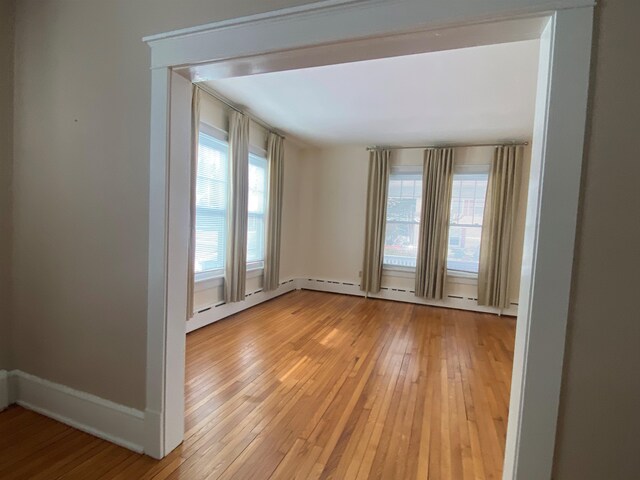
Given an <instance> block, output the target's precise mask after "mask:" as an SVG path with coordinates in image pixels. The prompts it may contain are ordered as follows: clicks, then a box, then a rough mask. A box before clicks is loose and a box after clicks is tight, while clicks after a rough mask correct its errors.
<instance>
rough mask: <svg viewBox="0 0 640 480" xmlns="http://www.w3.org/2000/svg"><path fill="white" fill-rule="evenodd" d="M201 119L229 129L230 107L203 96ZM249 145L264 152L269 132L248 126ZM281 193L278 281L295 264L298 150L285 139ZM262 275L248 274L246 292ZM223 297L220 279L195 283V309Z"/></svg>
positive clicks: (287, 275) (256, 285) (253, 124)
mask: <svg viewBox="0 0 640 480" xmlns="http://www.w3.org/2000/svg"><path fill="white" fill-rule="evenodd" d="M200 110H201V111H200V120H201V121H202V122H204V123H206V124H208V125H210V126H212V127H214V128H216V129H218V130H222V131H223V132H228V130H229V125H228V124H229V121H228V118H229V107H228V106H226V105H225V104H223V103H222V102H220V101H219V100H217V99H215V98H213V97H211V96H210V95H207V94H206V93H204V92H203V93H202V95H201V105H200ZM249 127H250V128H249V143H250V145H251V146H254V147H257V148H261V149H263V150H264V149H266V148H267V138H268V132H267V131H266V129H265V128H264V127H262V126H261V125H259V124H258V123H256V122H254V121H251V122H250V124H249ZM284 150H285V154H284V187H283V188H284V191H283V208H282V239H281V242H282V243H281V245H280V248H281V251H280V256H281V258H280V262H281V265H280V280H281V281H284V280H288V279H289V278H292V276H293V274H294V273H296V267H297V265H298V257H297V255H298V228H297V227H298V226H297V217H298V203H299V202H298V194H299V193H298V167H297V165H298V158H299V156H300V153H299V148H298V146H297V144H296V143H293V142H292V141H290V140H288V139H285V145H284ZM262 282H263V276H262V275H261V274H260V275H254V274H253V273H251V272H250V273H249V274H248V275H247V285H246V289H247V293H250V292H253V291H255V290H258V289H261V288H262ZM223 298H224V291H223V286H222V283H221V279H212V280H205V281H202V282H197V283H196V286H195V292H194V307H195V310H196V311H198V310H202V309H204V308H207V307H210V306H212V305H215V304H217V303H219V302H221V301H222V300H223Z"/></svg>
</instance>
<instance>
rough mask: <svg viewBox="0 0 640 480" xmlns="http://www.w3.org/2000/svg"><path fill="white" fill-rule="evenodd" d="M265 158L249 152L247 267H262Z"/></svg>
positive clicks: (265, 199)
mask: <svg viewBox="0 0 640 480" xmlns="http://www.w3.org/2000/svg"><path fill="white" fill-rule="evenodd" d="M266 206H267V160H266V159H265V158H264V157H262V156H260V155H256V154H254V153H251V154H249V204H248V207H249V208H248V210H249V217H248V219H247V269H248V270H253V269H258V268H263V267H264V237H265V221H264V220H265V219H264V217H265V210H266Z"/></svg>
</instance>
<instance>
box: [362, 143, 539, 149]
mask: <svg viewBox="0 0 640 480" xmlns="http://www.w3.org/2000/svg"><path fill="white" fill-rule="evenodd" d="M519 145H522V146H524V145H529V142H504V143H457V144H449V145H414V146H406V147H401V146H376V147H367V151H370V150H410V149H413V148H421V149H423V148H464V147H511V146H519Z"/></svg>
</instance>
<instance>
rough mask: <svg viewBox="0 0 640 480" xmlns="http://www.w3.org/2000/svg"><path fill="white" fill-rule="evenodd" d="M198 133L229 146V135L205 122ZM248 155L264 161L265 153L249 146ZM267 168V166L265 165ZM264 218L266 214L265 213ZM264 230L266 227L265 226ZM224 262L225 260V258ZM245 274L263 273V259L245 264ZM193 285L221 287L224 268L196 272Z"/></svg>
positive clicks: (262, 149)
mask: <svg viewBox="0 0 640 480" xmlns="http://www.w3.org/2000/svg"><path fill="white" fill-rule="evenodd" d="M200 131H201V132H204V133H206V134H207V135H209V136H211V137H214V138H216V139H217V140H220V141H221V142H225V143H226V144H227V146H228V145H229V134H228V133H227V132H225V131H224V130H222V129H220V128H218V127H215V126H213V125H210V124H208V123H206V122H203V121H201V122H200ZM249 154H251V155H256V156H258V157H261V158H263V159H265V160H266V158H267V151H266V150H265V149H264V148H261V147H258V146H256V145H249ZM267 168H269V167H268V165H267ZM265 216H266V212H265ZM265 228H266V225H265ZM225 261H226V258H225ZM247 272H251V274H250V275H247V278H254V277H258V276H260V275H261V274H262V273H263V272H264V258H263V259H262V260H261V261H258V262H247ZM212 280H219V281H217V282H212ZM194 281H195V283H196V285H197V287H196V291H200V290H205V289H207V288H213V287H215V286H217V285H221V284H222V283H224V268H218V269H215V270H207V271H206V272H198V273H196V274H195V280H194Z"/></svg>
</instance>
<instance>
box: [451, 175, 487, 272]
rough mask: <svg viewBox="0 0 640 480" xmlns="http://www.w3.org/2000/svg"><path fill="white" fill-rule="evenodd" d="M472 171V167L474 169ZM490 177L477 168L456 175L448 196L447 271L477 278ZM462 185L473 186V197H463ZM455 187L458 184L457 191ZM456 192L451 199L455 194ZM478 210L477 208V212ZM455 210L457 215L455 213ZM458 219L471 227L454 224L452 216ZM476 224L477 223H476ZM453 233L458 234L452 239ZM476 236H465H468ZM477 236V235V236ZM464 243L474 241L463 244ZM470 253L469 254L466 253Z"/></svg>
mask: <svg viewBox="0 0 640 480" xmlns="http://www.w3.org/2000/svg"><path fill="white" fill-rule="evenodd" d="M474 167H475V166H474ZM488 179H489V174H488V168H487V167H486V166H478V167H477V168H476V169H475V170H474V171H469V170H466V171H464V170H463V171H462V172H455V173H454V175H453V182H454V188H453V189H452V193H451V212H450V213H451V215H450V220H449V238H448V241H447V270H448V271H450V272H460V273H465V274H468V275H472V276H477V274H478V268H479V262H480V239H481V237H482V219H483V216H484V207H485V201H486V188H487V184H488ZM462 182H475V183H474V186H473V187H474V190H473V195H472V196H470V195H468V194H467V195H465V196H463V192H462V188H463V184H462ZM478 182H483V183H484V189H483V190H481V191H479V190H478ZM456 183H458V185H457V188H456ZM456 190H457V191H458V194H457V195H454V191H456ZM479 207H480V208H479ZM454 208H455V209H456V211H455V212H454V211H453V210H454ZM454 213H455V214H457V216H459V217H460V219H462V218H465V217H466V218H465V219H469V217H470V219H471V220H472V222H473V223H469V222H464V223H460V222H459V221H456V220H454V218H455V217H456V215H455V214H454ZM478 220H479V223H475V222H477V221H478ZM456 232H459V234H457V235H455V233H456ZM472 232H474V233H477V234H476V235H468V234H469V233H472ZM478 232H479V233H478ZM467 239H475V240H473V241H471V240H470V241H469V244H468V245H467V244H466V240H467ZM469 252H471V253H469Z"/></svg>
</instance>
